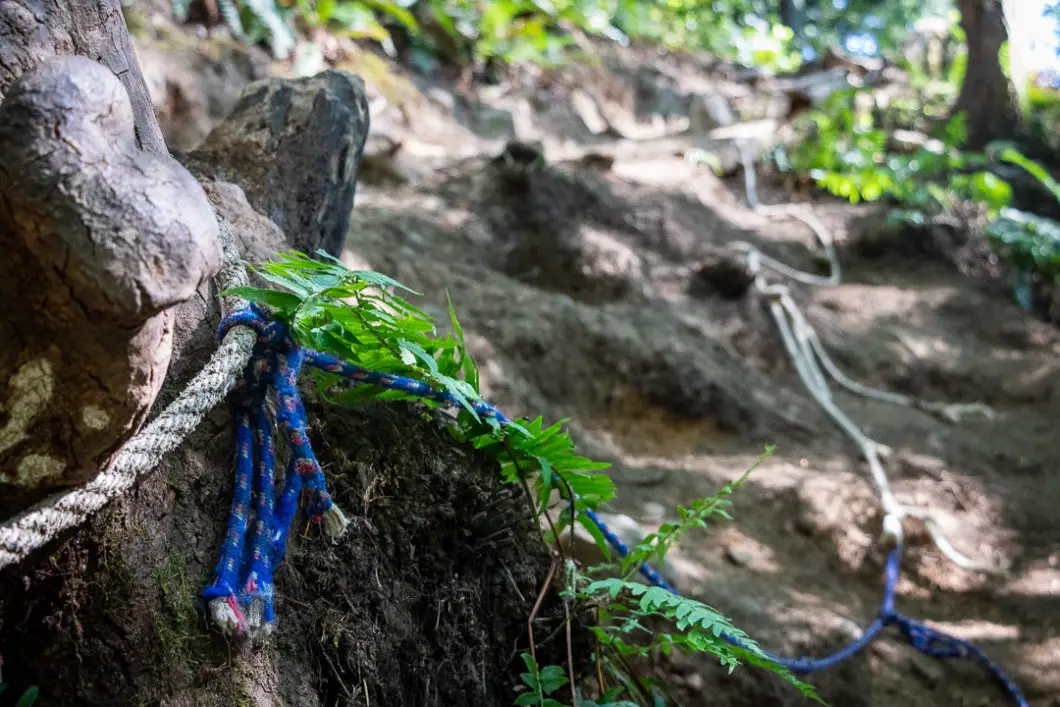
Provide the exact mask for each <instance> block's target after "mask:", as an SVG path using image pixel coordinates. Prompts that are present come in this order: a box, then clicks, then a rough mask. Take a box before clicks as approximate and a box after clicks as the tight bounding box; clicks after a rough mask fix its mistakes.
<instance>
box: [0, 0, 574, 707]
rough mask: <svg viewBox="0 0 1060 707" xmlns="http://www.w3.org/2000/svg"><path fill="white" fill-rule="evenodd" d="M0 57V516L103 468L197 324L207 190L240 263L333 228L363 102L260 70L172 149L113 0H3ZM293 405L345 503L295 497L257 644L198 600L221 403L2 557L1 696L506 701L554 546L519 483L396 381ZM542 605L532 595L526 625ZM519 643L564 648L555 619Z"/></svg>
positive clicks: (545, 654)
mask: <svg viewBox="0 0 1060 707" xmlns="http://www.w3.org/2000/svg"><path fill="white" fill-rule="evenodd" d="M0 69H2V70H0V99H2V101H3V102H2V103H0V244H2V250H3V252H4V257H3V258H0V296H2V298H3V301H4V303H5V306H4V309H3V311H2V312H0V342H2V346H0V385H3V386H5V387H3V388H0V484H2V485H0V519H10V517H11V514H12V513H16V512H18V511H21V510H24V509H26V508H27V506H29V505H30V504H32V503H34V502H36V501H38V500H39V499H40V498H41V497H42V496H44V495H45V494H47V493H49V492H53V491H55V490H57V489H61V488H63V487H69V486H71V485H77V484H80V483H83V482H84V481H86V480H88V479H91V478H92V477H93V476H95V475H96V474H98V473H99V471H100V469H101V468H103V467H105V466H106V464H107V461H108V460H109V459H110V458H112V456H113V454H114V452H115V450H118V449H119V448H120V447H121V446H122V444H123V443H124V442H125V441H126V440H127V439H128V438H129V437H130V436H131V435H133V434H134V433H135V432H136V431H137V429H138V428H139V427H140V425H141V424H142V423H143V422H144V420H145V419H147V418H148V417H150V412H151V411H152V410H153V409H158V408H160V407H161V406H162V405H164V404H168V403H170V402H172V401H173V400H174V399H175V398H176V397H177V396H179V395H180V393H181V391H182V389H183V387H184V385H185V384H186V383H187V382H188V381H189V379H190V378H191V377H192V376H193V375H195V374H196V373H197V372H198V371H199V370H200V369H201V368H202V366H203V364H204V362H205V361H206V359H207V358H208V356H209V355H210V354H211V353H212V352H213V350H214V349H215V348H216V340H215V335H214V332H215V330H216V326H217V322H218V318H219V310H218V306H217V304H216V291H215V288H214V285H213V283H212V281H211V277H212V276H213V275H214V274H215V273H216V272H217V270H218V267H219V265H220V251H219V247H218V242H217V237H218V225H217V222H216V220H215V216H214V212H213V208H215V209H216V212H217V214H218V215H219V216H220V217H221V218H223V219H224V220H225V221H226V222H227V223H228V224H229V226H230V227H231V228H232V229H233V230H234V231H235V233H236V235H237V238H238V240H239V242H240V243H239V244H240V246H241V252H242V254H243V257H244V258H245V259H246V260H248V261H250V262H252V263H253V262H259V261H261V260H263V259H265V258H268V257H270V256H271V255H273V254H274V253H276V252H277V251H278V250H281V249H285V248H288V247H292V246H293V247H298V248H300V249H302V250H314V249H316V248H318V247H319V248H323V249H325V250H327V251H329V252H332V253H338V252H339V251H340V250H341V249H342V246H343V242H344V240H345V234H346V229H347V226H348V222H349V217H350V209H351V208H352V202H353V193H354V183H355V181H356V176H357V171H358V166H359V163H360V158H361V153H362V150H363V146H364V142H365V137H366V133H367V129H368V115H367V103H366V99H365V95H364V87H363V84H362V83H361V81H360V79H358V78H356V77H352V76H350V75H349V74H344V73H342V72H334V71H328V72H324V73H323V74H321V75H319V76H316V77H313V78H309V79H299V80H279V79H267V80H264V81H259V82H257V83H255V84H252V85H250V86H249V87H248V88H247V89H246V91H245V92H244V94H243V96H242V98H241V99H240V101H239V103H238V105H237V106H236V108H235V109H234V111H233V114H232V115H231V116H229V118H227V119H226V121H225V122H224V123H223V124H222V125H220V126H218V127H217V129H216V130H215V131H214V132H213V133H212V134H211V135H210V136H209V137H208V138H207V139H206V141H205V142H204V144H203V146H202V147H201V148H200V149H199V150H197V151H195V152H193V153H191V154H190V155H186V156H183V157H182V159H183V161H184V163H185V164H186V167H184V166H181V164H180V163H178V162H177V161H176V160H174V159H173V158H172V157H170V156H169V154H168V152H167V151H166V149H165V145H164V143H163V141H162V138H161V132H160V131H159V128H158V124H157V122H156V121H155V118H154V115H153V113H152V110H151V104H150V101H149V100H148V98H147V93H146V90H145V88H144V82H143V79H142V75H141V72H140V68H139V66H138V65H137V62H136V60H135V57H134V56H133V54H132V50H131V48H130V42H129V37H128V34H127V31H126V28H125V25H124V20H123V17H122V14H121V11H120V8H119V5H118V0H47V1H44V2H41V1H40V0H18V1H17V2H16V1H14V0H0ZM193 174H194V175H195V176H194V177H193V176H192V175H193ZM211 205H212V208H211ZM285 231H286V235H285ZM156 397H157V400H156ZM307 404H308V406H309V408H310V409H309V415H310V420H311V421H313V423H314V424H313V429H312V431H311V439H312V443H313V445H314V447H315V448H316V449H317V451H318V455H319V457H320V461H321V463H322V465H323V466H324V468H325V469H328V470H329V475H332V476H333V478H332V479H331V480H330V482H329V483H331V484H332V488H331V491H332V494H333V496H334V498H335V500H336V502H337V503H338V504H339V505H341V506H342V507H343V510H344V511H345V512H346V514H347V515H348V516H349V517H350V518H351V521H352V523H351V529H350V530H349V531H348V533H347V535H346V536H344V540H343V542H342V543H340V544H338V545H335V546H331V545H327V544H325V543H324V542H323V540H322V539H321V538H320V537H319V536H318V534H316V533H308V534H307V533H303V532H302V531H301V528H304V527H305V524H304V519H301V520H300V519H298V518H296V520H295V527H296V529H298V532H292V534H291V535H292V539H291V541H290V545H291V547H290V549H289V551H288V556H287V559H286V561H285V562H284V563H283V564H282V565H281V566H280V567H279V569H278V572H277V576H276V585H277V599H276V601H277V612H278V615H279V620H278V628H277V631H276V632H275V633H274V634H273V635H272V637H271V638H270V639H269V641H268V642H267V643H266V644H264V645H252V644H251V643H249V642H236V643H229V642H228V641H227V640H225V639H224V638H223V637H221V636H220V634H219V633H218V632H216V631H213V630H211V628H210V625H209V623H208V620H207V617H206V615H205V612H204V610H203V606H202V602H201V601H200V600H199V599H198V597H199V595H200V592H201V591H202V589H203V588H204V587H205V586H206V584H208V582H209V579H210V575H211V573H212V570H213V566H214V564H215V563H216V562H217V558H218V550H219V547H220V543H221V541H222V538H223V537H224V534H225V520H226V518H227V515H228V508H229V504H230V502H231V495H232V489H233V479H232V474H231V469H232V466H233V465H232V459H233V455H234V451H235V450H234V438H233V431H232V424H231V415H230V413H229V410H228V408H227V406H221V407H219V408H218V409H216V410H214V411H213V413H212V414H211V415H209V416H208V417H207V419H206V420H204V421H203V422H202V423H201V424H200V425H199V427H198V428H197V429H196V430H195V431H194V432H193V433H192V434H191V436H190V437H189V438H188V439H187V440H186V441H185V443H184V444H183V445H182V446H181V447H180V448H178V449H177V451H175V452H173V453H172V454H169V455H168V456H167V457H166V458H164V459H163V461H162V463H161V464H160V468H158V469H156V470H154V471H152V472H149V473H148V474H146V476H145V477H144V478H143V479H142V480H140V482H139V483H138V484H137V485H136V486H134V487H133V488H132V489H131V490H130V491H129V492H128V493H125V494H124V495H122V496H121V497H119V498H118V499H117V500H115V501H114V502H113V503H111V504H110V505H109V506H108V507H107V508H106V509H105V510H104V512H101V513H99V514H97V515H96V516H95V517H93V518H91V520H90V521H89V522H88V523H87V524H85V525H84V527H82V528H80V529H77V530H73V531H70V532H67V533H65V534H63V535H62V536H61V537H58V538H55V539H54V540H52V541H51V542H50V543H48V544H47V545H45V546H44V547H42V548H41V549H39V550H38V551H36V552H35V553H33V554H30V555H29V556H28V557H25V559H23V560H22V561H21V562H19V563H18V564H14V565H11V566H7V567H5V568H4V569H2V570H0V656H2V659H3V660H2V663H0V664H2V666H3V677H2V679H0V681H3V680H6V681H7V682H8V683H9V685H10V690H9V694H11V693H14V694H16V695H17V694H19V693H21V691H22V689H24V688H25V687H27V686H29V685H31V684H36V685H38V686H39V687H40V689H41V699H40V701H39V702H38V704H39V705H72V704H79V705H82V704H87V705H97V704H98V705H134V704H136V705H138V704H165V705H188V706H189V707H191V706H192V705H196V706H198V705H232V704H255V705H280V704H285V705H300V706H301V705H309V706H311V705H318V704H319V705H322V704H336V703H343V704H351V705H368V704H373V705H387V704H394V705H398V704H400V705H476V706H478V705H481V706H483V707H491V706H493V705H497V706H498V707H500V706H501V705H503V707H508V705H510V704H511V702H512V700H513V698H514V695H513V688H514V686H515V685H516V683H517V681H518V678H517V677H516V675H517V673H518V672H519V668H520V667H521V662H520V661H519V658H518V653H519V652H520V651H521V650H525V647H526V645H527V643H526V641H527V636H526V618H527V615H528V614H529V612H530V609H531V604H532V602H533V601H534V599H535V597H536V596H537V593H538V591H539V590H540V586H541V583H542V581H543V578H544V576H545V575H546V573H547V570H548V568H549V565H550V561H551V559H550V556H549V553H548V551H547V549H546V547H545V546H544V544H543V543H542V541H541V539H540V534H539V531H538V529H537V527H536V524H535V522H534V521H533V518H532V517H531V516H530V515H529V513H528V512H527V505H526V502H525V499H523V498H522V497H521V495H520V492H519V491H517V490H516V491H513V490H512V489H510V488H503V487H501V486H500V484H499V479H498V473H497V470H496V468H495V467H494V466H493V465H491V464H489V463H487V462H486V461H485V460H483V459H482V458H481V457H480V456H478V455H477V454H476V453H475V452H474V451H473V450H461V449H457V448H456V447H455V446H454V445H453V443H452V441H451V438H450V437H449V435H447V434H446V433H445V432H444V431H443V430H442V429H441V427H440V425H439V424H437V422H432V421H425V420H424V419H423V418H422V416H421V414H420V412H419V411H417V410H413V409H412V408H410V407H408V406H401V405H386V406H382V405H381V406H376V407H374V408H372V409H370V410H350V409H340V408H335V407H332V406H325V405H322V404H320V403H319V402H317V401H315V400H313V399H312V397H311V396H308V397H307ZM299 523H301V524H299ZM9 526H10V520H4V521H3V522H0V528H2V527H9ZM498 531H501V532H498ZM304 536H305V537H304ZM16 549H17V548H15V547H14V546H11V547H7V546H4V547H0V557H2V556H4V554H5V553H7V554H8V556H10V555H12V554H15V553H16ZM563 615H564V611H563V607H562V603H561V602H560V601H559V599H558V598H557V596H556V595H554V594H549V596H548V599H547V601H546V602H544V604H543V605H542V610H541V611H540V612H539V616H540V620H541V631H542V635H547V634H550V633H552V632H553V630H554V629H556V628H557V627H559V626H560V622H561V621H562V620H563ZM575 635H576V637H579V638H576V640H578V641H579V642H580V641H581V640H582V639H581V638H580V636H582V635H583V634H581V633H580V632H576V634H575ZM538 650H539V658H540V659H541V660H542V661H547V662H553V663H561V662H563V660H564V659H565V657H564V652H563V651H562V649H561V648H560V647H559V644H558V643H557V642H551V643H549V644H547V645H540V644H539V646H538ZM513 651H514V652H513ZM581 653H584V654H588V651H587V650H586V651H581Z"/></svg>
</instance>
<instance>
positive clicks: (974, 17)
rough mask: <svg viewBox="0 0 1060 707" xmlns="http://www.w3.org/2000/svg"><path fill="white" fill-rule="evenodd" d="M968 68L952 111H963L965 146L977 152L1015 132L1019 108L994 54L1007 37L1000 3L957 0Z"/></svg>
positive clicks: (994, 0) (999, 49)
mask: <svg viewBox="0 0 1060 707" xmlns="http://www.w3.org/2000/svg"><path fill="white" fill-rule="evenodd" d="M958 7H959V9H960V12H961V28H962V29H963V30H964V32H965V36H966V37H967V42H968V69H967V73H966V74H965V76H964V84H963V86H962V87H961V93H960V96H959V97H958V99H957V104H956V106H955V107H954V112H955V113H957V112H961V111H966V112H967V120H968V122H967V127H968V139H967V147H968V148H970V149H973V150H981V149H982V148H983V147H985V146H986V145H987V144H988V143H989V142H991V141H992V140H997V139H999V138H1006V137H1012V136H1014V135H1015V134H1016V132H1017V130H1018V129H1019V122H1020V120H1019V108H1018V105H1017V102H1016V97H1015V92H1014V91H1013V88H1012V84H1011V83H1010V82H1009V80H1008V78H1007V77H1006V76H1005V73H1004V71H1002V70H1001V61H1000V58H999V56H998V53H999V52H1000V51H1001V45H1002V44H1004V42H1005V40H1006V38H1007V37H1008V32H1007V30H1006V28H1005V17H1004V12H1003V10H1002V3H1001V0H960V1H959V3H958Z"/></svg>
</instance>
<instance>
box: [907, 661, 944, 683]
mask: <svg viewBox="0 0 1060 707" xmlns="http://www.w3.org/2000/svg"><path fill="white" fill-rule="evenodd" d="M911 662H912V664H913V665H912V667H913V672H914V673H916V674H917V675H918V676H920V677H921V678H922V679H923V680H924V682H925V683H927V685H928V686H929V687H935V686H936V685H938V684H939V683H940V682H942V678H943V673H942V668H941V667H940V666H939V664H938V661H931V660H925V659H924V658H923V657H922V656H919V655H915V656H912V661H911Z"/></svg>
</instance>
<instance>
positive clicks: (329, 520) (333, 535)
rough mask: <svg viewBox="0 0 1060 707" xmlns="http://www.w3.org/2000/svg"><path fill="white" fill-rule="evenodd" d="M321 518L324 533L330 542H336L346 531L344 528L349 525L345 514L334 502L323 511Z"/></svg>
mask: <svg viewBox="0 0 1060 707" xmlns="http://www.w3.org/2000/svg"><path fill="white" fill-rule="evenodd" d="M321 520H322V523H323V526H324V534H325V535H327V536H328V539H329V540H331V542H338V540H339V538H341V537H342V536H343V534H344V533H345V532H346V529H347V528H349V527H350V521H349V520H348V519H347V518H346V514H345V513H343V512H342V511H341V510H340V509H339V507H338V506H336V505H335V504H332V505H331V508H329V509H328V510H326V511H324V515H323V517H322V518H321Z"/></svg>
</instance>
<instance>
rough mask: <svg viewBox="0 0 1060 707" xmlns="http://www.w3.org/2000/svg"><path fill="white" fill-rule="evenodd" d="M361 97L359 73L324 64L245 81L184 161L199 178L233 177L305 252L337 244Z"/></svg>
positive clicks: (357, 145)
mask: <svg viewBox="0 0 1060 707" xmlns="http://www.w3.org/2000/svg"><path fill="white" fill-rule="evenodd" d="M367 135H368V102H367V100H366V98H365V91H364V82H363V81H362V79H361V78H360V77H357V76H353V75H352V74H347V73H345V72H342V71H334V70H328V71H325V72H323V73H321V74H318V75H317V76H314V77H312V78H308V79H279V78H270V79H264V80H262V81H257V82H255V83H252V84H250V85H249V86H247V88H246V89H245V90H244V91H243V95H242V96H241V97H240V99H239V101H238V102H237V103H236V106H235V108H234V109H233V111H232V114H231V115H229V116H228V118H227V119H226V120H225V121H224V122H223V123H221V124H220V125H219V126H217V129H215V130H214V131H213V132H211V133H210V135H209V137H207V138H206V140H205V141H203V143H202V145H201V146H199V148H198V149H196V150H195V151H194V152H193V153H191V154H190V155H186V156H184V157H183V161H184V163H185V164H186V165H187V166H188V168H189V169H191V170H192V172H193V173H195V174H196V176H199V177H200V178H208V179H214V180H219V181H227V182H233V183H235V184H238V185H239V186H240V187H241V188H242V189H243V191H244V192H245V193H246V196H247V200H248V201H249V202H250V204H251V206H253V207H254V208H255V209H256V210H257V211H259V212H260V213H262V214H264V215H265V216H267V217H268V218H270V219H271V220H272V222H273V223H275V224H276V225H277V226H279V227H280V229H282V230H283V232H284V233H285V234H286V235H287V242H288V243H289V244H290V246H291V247H293V248H296V249H298V250H300V251H302V252H304V253H310V254H311V253H315V252H316V251H317V250H318V249H322V250H324V251H326V252H328V253H330V254H332V255H334V256H336V257H337V256H338V255H339V254H340V253H341V252H342V247H343V244H345V242H346V235H347V231H348V230H349V224H350V214H351V213H352V211H353V199H354V193H355V191H356V184H357V174H358V170H359V168H360V159H361V155H362V153H363V151H364V144H365V140H366V138H367Z"/></svg>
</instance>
